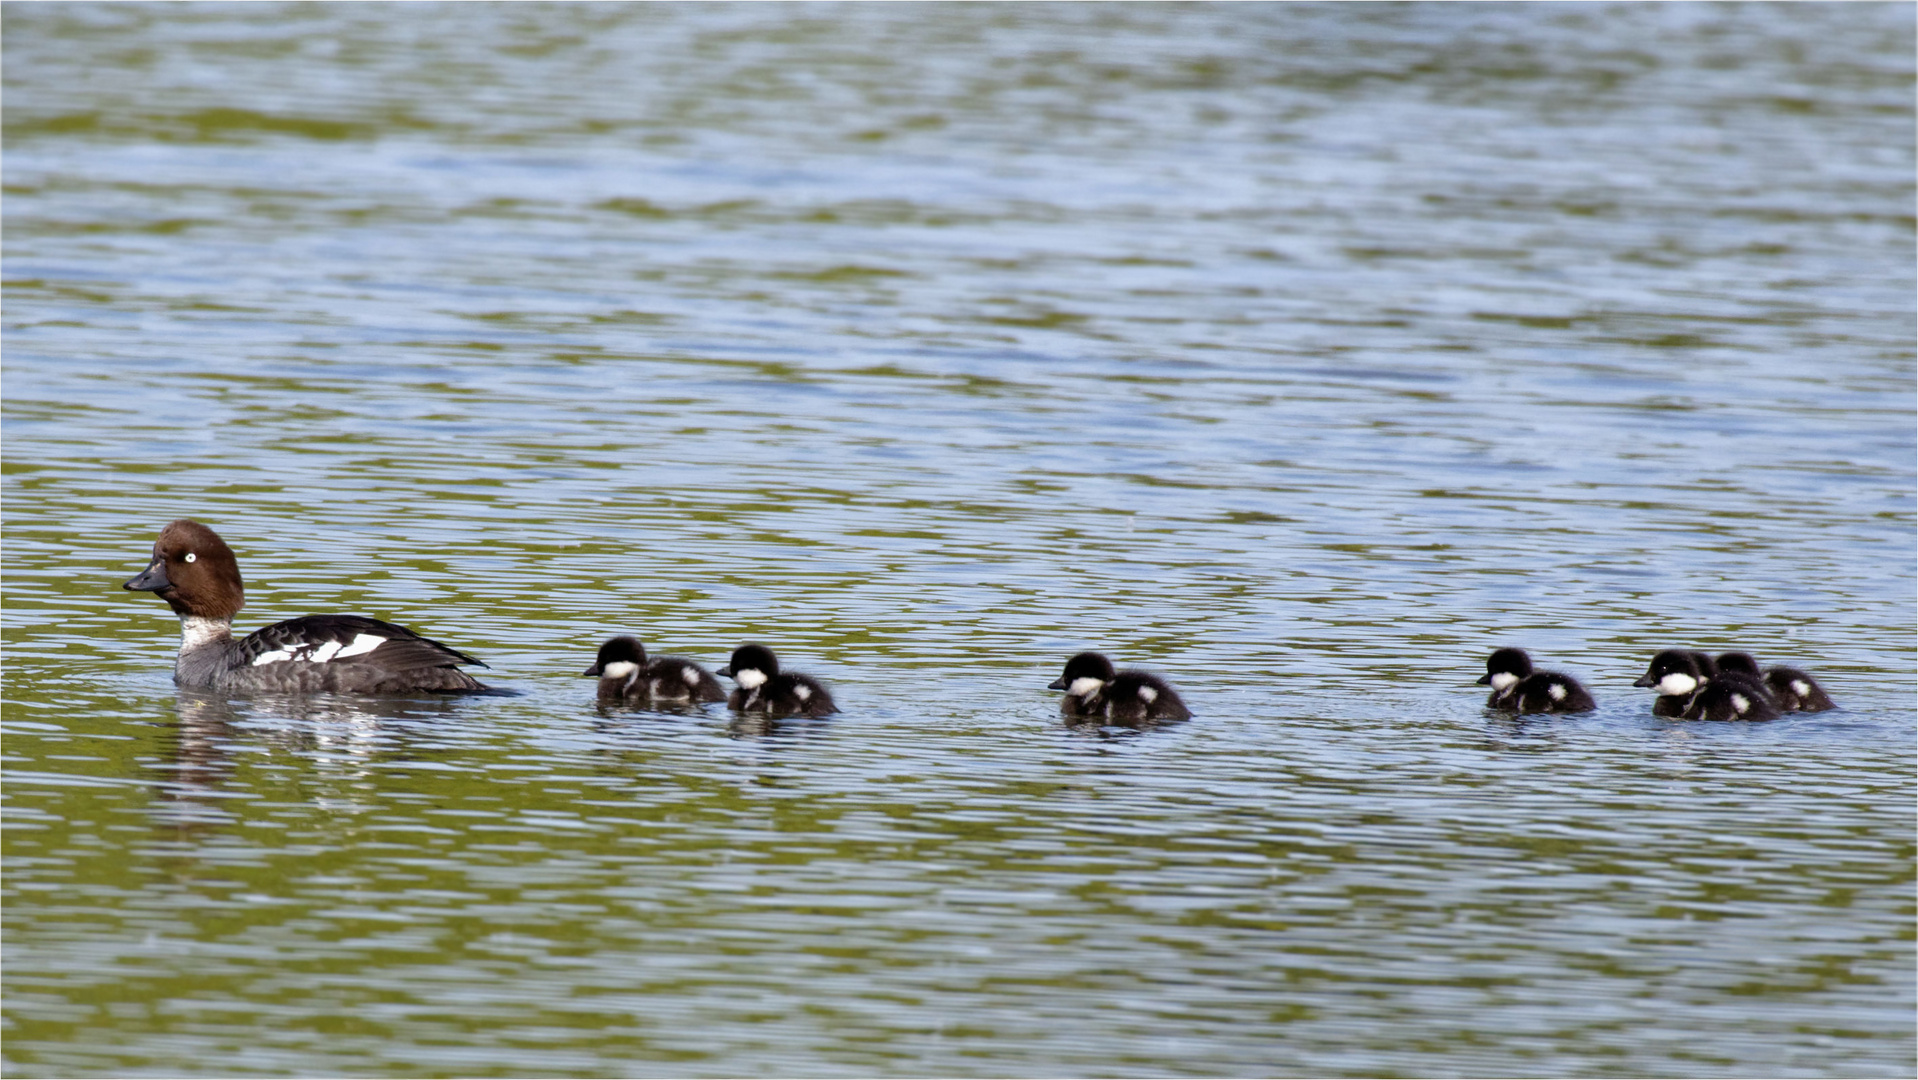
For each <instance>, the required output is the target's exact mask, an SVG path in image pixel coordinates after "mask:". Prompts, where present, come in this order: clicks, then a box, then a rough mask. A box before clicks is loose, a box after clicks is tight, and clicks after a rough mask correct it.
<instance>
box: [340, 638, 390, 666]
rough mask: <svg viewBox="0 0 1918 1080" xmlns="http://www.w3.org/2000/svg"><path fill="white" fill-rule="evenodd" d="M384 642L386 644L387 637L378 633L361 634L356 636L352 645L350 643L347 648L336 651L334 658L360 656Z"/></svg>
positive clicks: (342, 658) (341, 658)
mask: <svg viewBox="0 0 1918 1080" xmlns="http://www.w3.org/2000/svg"><path fill="white" fill-rule="evenodd" d="M384 644H386V639H385V638H383V637H381V636H379V635H378V634H360V635H358V636H356V637H354V639H353V643H352V644H351V645H348V646H346V647H345V648H343V649H341V650H340V651H339V652H337V653H334V654H333V658H334V659H337V660H344V659H346V658H347V657H349V656H358V655H360V654H361V653H370V652H372V651H373V650H374V649H377V648H379V647H380V646H382V645H384Z"/></svg>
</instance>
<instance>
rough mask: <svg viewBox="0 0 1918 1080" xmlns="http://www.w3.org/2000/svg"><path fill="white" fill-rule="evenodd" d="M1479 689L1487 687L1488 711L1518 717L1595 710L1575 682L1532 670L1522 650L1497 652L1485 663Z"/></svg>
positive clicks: (1564, 676)
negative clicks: (1512, 712)
mask: <svg viewBox="0 0 1918 1080" xmlns="http://www.w3.org/2000/svg"><path fill="white" fill-rule="evenodd" d="M1478 682H1479V685H1480V686H1490V687H1491V688H1492V696H1491V697H1490V698H1487V699H1486V701H1485V707H1486V708H1488V709H1509V710H1512V711H1515V712H1520V713H1574V712H1590V711H1591V710H1593V709H1596V708H1598V705H1597V703H1596V702H1594V701H1593V700H1592V695H1591V694H1589V693H1587V692H1586V690H1585V688H1584V687H1583V686H1580V685H1579V682H1578V680H1577V679H1574V678H1572V677H1571V676H1570V675H1566V674H1563V673H1561V672H1557V671H1534V670H1532V658H1531V657H1530V656H1527V655H1526V654H1525V650H1524V649H1499V650H1498V651H1496V652H1494V653H1493V654H1492V656H1491V658H1490V659H1489V660H1487V661H1485V674H1484V675H1483V676H1481V677H1480V678H1479V680H1478Z"/></svg>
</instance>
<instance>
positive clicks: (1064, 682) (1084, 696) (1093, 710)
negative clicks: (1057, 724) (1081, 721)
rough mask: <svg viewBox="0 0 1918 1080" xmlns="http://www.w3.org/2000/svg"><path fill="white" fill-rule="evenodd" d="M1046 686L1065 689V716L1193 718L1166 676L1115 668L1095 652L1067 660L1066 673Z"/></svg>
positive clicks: (1062, 703)
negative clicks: (1166, 679)
mask: <svg viewBox="0 0 1918 1080" xmlns="http://www.w3.org/2000/svg"><path fill="white" fill-rule="evenodd" d="M1046 688H1047V689H1049V690H1064V691H1065V692H1066V696H1065V697H1064V698H1063V699H1061V700H1060V702H1059V711H1060V712H1061V713H1062V714H1064V715H1066V716H1086V717H1091V716H1097V717H1104V718H1105V719H1108V720H1112V721H1115V722H1117V723H1122V724H1123V723H1136V722H1137V721H1140V720H1190V719H1191V718H1192V710H1190V709H1188V708H1186V707H1185V702H1184V701H1183V700H1181V699H1180V697H1179V692H1178V691H1177V690H1174V689H1172V686H1171V685H1170V684H1169V683H1167V682H1166V681H1165V680H1164V679H1161V678H1159V677H1158V676H1157V675H1153V674H1150V673H1148V672H1144V671H1138V670H1135V669H1130V668H1129V669H1127V670H1125V671H1114V670H1113V669H1112V661H1110V660H1107V659H1106V658H1105V657H1104V656H1103V655H1101V654H1100V653H1096V652H1082V653H1080V654H1078V655H1077V656H1074V657H1073V658H1072V659H1070V660H1067V661H1066V670H1065V673H1064V674H1062V675H1060V676H1059V677H1058V678H1057V679H1054V680H1053V681H1052V682H1051V683H1049V684H1048V685H1047V687H1046Z"/></svg>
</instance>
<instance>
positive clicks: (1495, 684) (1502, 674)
mask: <svg viewBox="0 0 1918 1080" xmlns="http://www.w3.org/2000/svg"><path fill="white" fill-rule="evenodd" d="M1517 681H1518V676H1516V675H1514V674H1512V673H1511V672H1509V671H1499V672H1494V673H1493V675H1492V689H1494V690H1497V691H1499V692H1500V693H1504V692H1505V691H1506V690H1507V689H1508V688H1510V687H1511V685H1512V684H1513V683H1515V682H1517Z"/></svg>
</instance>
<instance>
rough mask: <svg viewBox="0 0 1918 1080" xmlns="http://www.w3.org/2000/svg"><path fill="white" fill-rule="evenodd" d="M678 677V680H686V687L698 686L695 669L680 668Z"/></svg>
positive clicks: (697, 673)
mask: <svg viewBox="0 0 1918 1080" xmlns="http://www.w3.org/2000/svg"><path fill="white" fill-rule="evenodd" d="M679 677H680V678H682V679H684V680H686V685H687V686H698V685H699V669H698V668H696V667H683V668H680V669H679Z"/></svg>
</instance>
